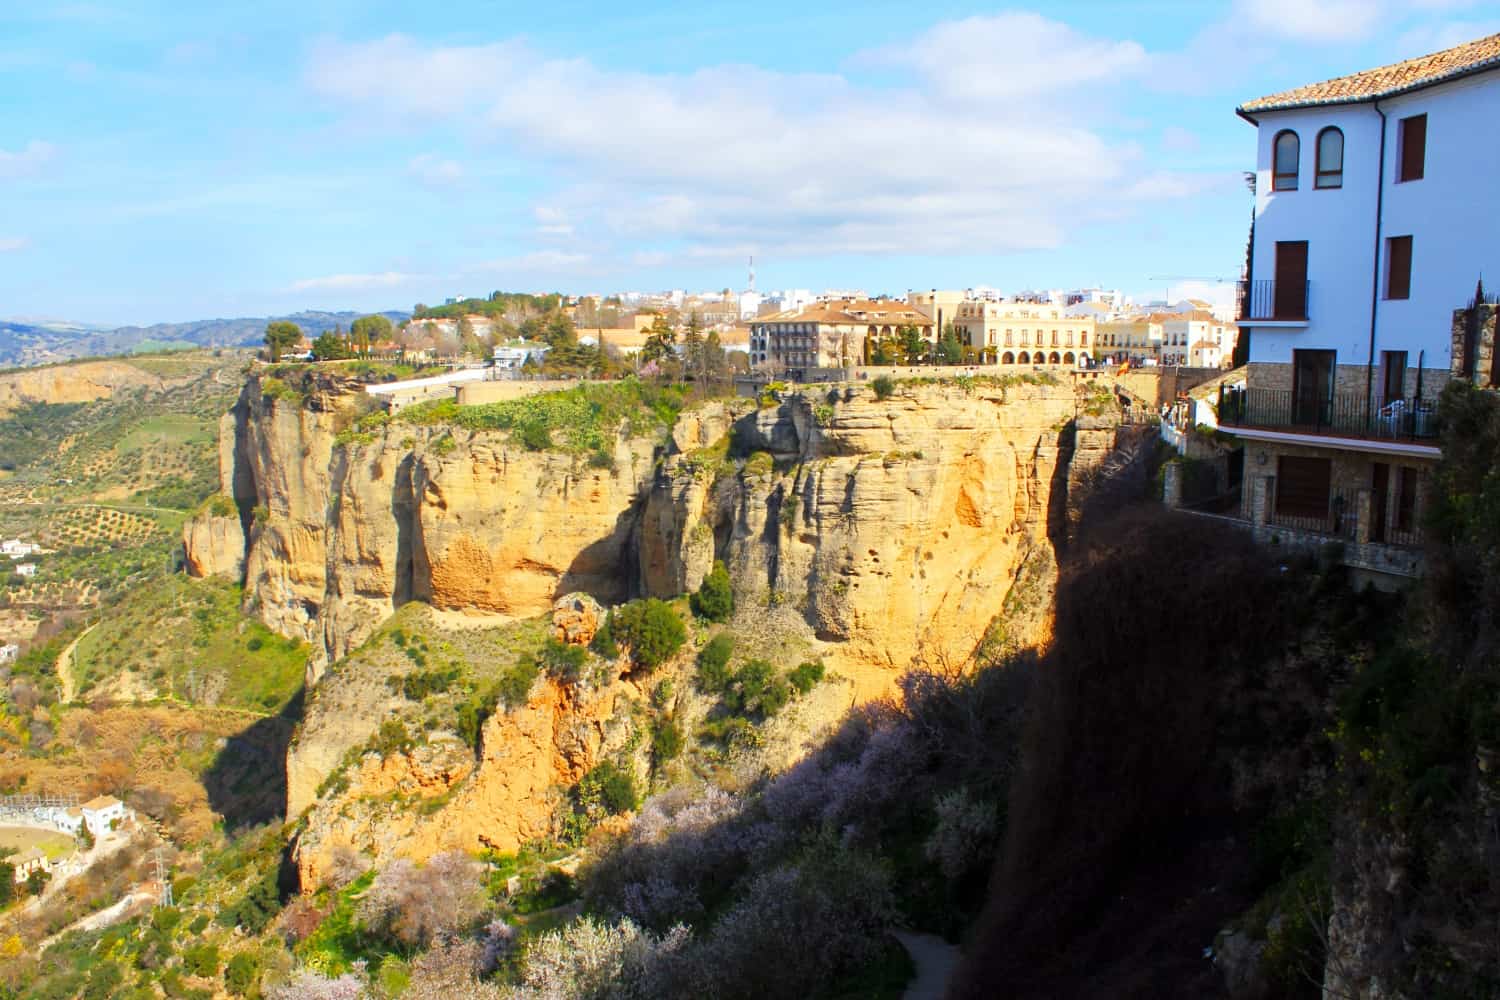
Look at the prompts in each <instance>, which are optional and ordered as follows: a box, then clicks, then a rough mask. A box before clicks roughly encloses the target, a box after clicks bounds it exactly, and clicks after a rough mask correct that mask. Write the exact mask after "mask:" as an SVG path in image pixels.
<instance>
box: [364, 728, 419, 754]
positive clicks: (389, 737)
mask: <svg viewBox="0 0 1500 1000" xmlns="http://www.w3.org/2000/svg"><path fill="white" fill-rule="evenodd" d="M414 746H416V741H415V740H413V739H412V736H411V733H409V732H407V730H406V723H404V722H402V721H401V720H400V719H386V720H385V721H384V722H382V723H381V724H380V729H379V730H378V731H377V732H376V733H375V737H374V739H372V740H371V741H370V749H371V750H373V751H375V752H376V753H378V754H380V756H382V757H389V756H391V755H392V754H396V753H405V752H406V751H408V750H410V749H411V748H412V747H414Z"/></svg>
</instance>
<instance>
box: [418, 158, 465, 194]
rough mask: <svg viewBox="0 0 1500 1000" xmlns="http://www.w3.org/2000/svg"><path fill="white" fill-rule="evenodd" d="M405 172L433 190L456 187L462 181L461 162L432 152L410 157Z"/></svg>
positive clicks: (462, 170) (462, 169)
mask: <svg viewBox="0 0 1500 1000" xmlns="http://www.w3.org/2000/svg"><path fill="white" fill-rule="evenodd" d="M406 172H407V174H408V175H409V176H411V177H414V178H416V180H417V183H419V184H421V185H422V186H423V187H427V188H432V189H434V190H443V189H446V188H453V187H457V186H458V185H460V184H462V183H463V181H464V168H463V166H462V164H459V163H458V162H456V161H454V160H445V159H443V158H442V157H440V156H437V155H436V154H433V153H423V154H421V155H420V156H414V157H412V159H411V162H409V163H408V164H407V165H406Z"/></svg>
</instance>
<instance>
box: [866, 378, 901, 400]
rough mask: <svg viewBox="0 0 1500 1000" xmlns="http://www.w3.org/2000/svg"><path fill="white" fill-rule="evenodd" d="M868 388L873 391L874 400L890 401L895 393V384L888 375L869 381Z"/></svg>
mask: <svg viewBox="0 0 1500 1000" xmlns="http://www.w3.org/2000/svg"><path fill="white" fill-rule="evenodd" d="M870 388H871V389H874V390H875V398H876V399H890V398H891V394H892V393H893V392H895V391H896V383H895V382H894V381H893V380H892V379H891V377H890V376H889V375H876V376H875V377H874V378H873V379H871V380H870Z"/></svg>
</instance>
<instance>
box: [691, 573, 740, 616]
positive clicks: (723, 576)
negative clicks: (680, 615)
mask: <svg viewBox="0 0 1500 1000" xmlns="http://www.w3.org/2000/svg"><path fill="white" fill-rule="evenodd" d="M691 603H692V606H693V614H695V615H697V616H698V617H699V618H706V619H708V620H709V621H711V622H722V621H728V620H729V616H730V615H732V614H734V589H733V588H732V587H731V586H730V583H729V570H728V569H727V568H726V567H725V566H724V563H723V561H722V560H718V559H716V560H714V568H713V570H712V571H711V572H710V573H709V574H708V575H707V576H705V577H704V578H703V584H702V586H700V587H699V588H698V592H697V593H696V594H694V595H693V597H692V602H691Z"/></svg>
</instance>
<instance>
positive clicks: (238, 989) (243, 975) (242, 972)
mask: <svg viewBox="0 0 1500 1000" xmlns="http://www.w3.org/2000/svg"><path fill="white" fill-rule="evenodd" d="M258 979H260V958H259V957H258V956H257V955H256V954H255V952H253V951H242V952H240V953H239V954H237V955H235V956H234V957H233V958H231V959H230V960H229V964H228V965H227V966H225V968H224V985H225V986H228V987H229V992H231V993H233V994H234V995H235V996H237V997H242V996H245V995H246V994H248V993H249V992H250V989H251V987H253V986H254V985H255V983H256V980H258Z"/></svg>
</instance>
